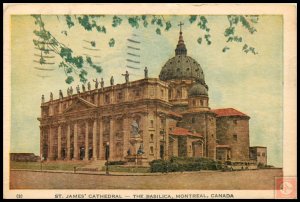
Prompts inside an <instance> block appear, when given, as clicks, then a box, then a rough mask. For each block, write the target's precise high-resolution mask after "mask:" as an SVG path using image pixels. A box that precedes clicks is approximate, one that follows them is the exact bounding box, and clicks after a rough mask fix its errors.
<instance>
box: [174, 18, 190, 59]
mask: <svg viewBox="0 0 300 202" xmlns="http://www.w3.org/2000/svg"><path fill="white" fill-rule="evenodd" d="M182 25H184V23H182V22H180V23H179V24H178V26H179V27H180V32H179V40H178V44H177V47H176V49H175V55H186V54H187V49H186V47H185V44H184V40H183V36H182Z"/></svg>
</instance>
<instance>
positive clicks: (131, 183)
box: [10, 169, 282, 190]
mask: <svg viewBox="0 0 300 202" xmlns="http://www.w3.org/2000/svg"><path fill="white" fill-rule="evenodd" d="M275 176H282V169H266V170H252V171H235V172H205V171H203V172H198V173H168V174H161V175H159V174H155V175H151V174H150V175H148V176H138V175H133V176H128V175H127V176H125V175H124V176H120V175H112V176H105V175H99V174H92V173H90V174H88V173H85V174H77V173H76V174H74V173H54V172H32V171H11V172H10V188H11V189H196V190H197V189H201V190H205V189H206V190H209V189H211V190H212V189H224V190H231V189H235V190H241V189H248V190H253V189H254V190H255V189H260V190H267V189H270V190H272V189H274V177H275Z"/></svg>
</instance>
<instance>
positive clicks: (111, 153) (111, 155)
mask: <svg viewBox="0 0 300 202" xmlns="http://www.w3.org/2000/svg"><path fill="white" fill-rule="evenodd" d="M114 122H115V121H114V119H113V118H112V117H111V118H110V121H109V159H110V160H113V159H114V157H115V147H114V146H115V145H114Z"/></svg>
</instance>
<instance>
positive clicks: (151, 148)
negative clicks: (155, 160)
mask: <svg viewBox="0 0 300 202" xmlns="http://www.w3.org/2000/svg"><path fill="white" fill-rule="evenodd" d="M150 154H153V147H152V146H151V147H150Z"/></svg>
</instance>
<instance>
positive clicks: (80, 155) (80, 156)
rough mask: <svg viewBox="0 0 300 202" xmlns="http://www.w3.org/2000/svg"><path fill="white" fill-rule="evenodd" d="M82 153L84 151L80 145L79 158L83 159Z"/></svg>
mask: <svg viewBox="0 0 300 202" xmlns="http://www.w3.org/2000/svg"><path fill="white" fill-rule="evenodd" d="M84 153H85V150H84V147H80V153H79V158H80V160H83V159H84Z"/></svg>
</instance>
